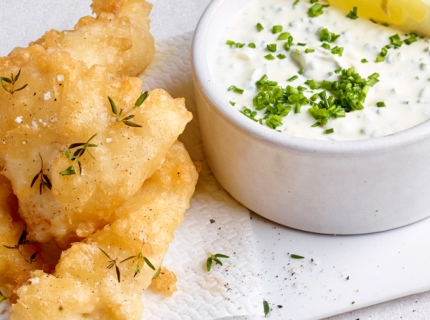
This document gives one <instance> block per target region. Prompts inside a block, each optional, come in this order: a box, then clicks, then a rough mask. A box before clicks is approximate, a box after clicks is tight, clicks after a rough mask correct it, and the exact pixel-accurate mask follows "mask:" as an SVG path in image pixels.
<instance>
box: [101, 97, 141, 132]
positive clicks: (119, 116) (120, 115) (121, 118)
mask: <svg viewBox="0 0 430 320" xmlns="http://www.w3.org/2000/svg"><path fill="white" fill-rule="evenodd" d="M147 97H148V91H145V92H142V93H141V94H140V96H139V98H137V100H136V102H135V103H134V107H133V108H131V109H130V110H128V111H126V112H123V111H124V109H120V110H119V112H118V109H117V107H116V105H115V102H114V101H113V100H112V98H111V97H108V99H109V103H110V106H111V109H112V112H113V114H114V115H115V117H116V122H122V123H124V124H125V125H127V126H129V127H135V128H141V127H142V126H141V125H140V124H137V123H134V122H131V121H130V120H131V119H133V118H134V115H133V114H131V115H128V114H129V113H130V112H132V111H133V110H134V109H136V108H138V107H140V106H141V105H142V103H143V102H144V101H145V100H146V98H147Z"/></svg>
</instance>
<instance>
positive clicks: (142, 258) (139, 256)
mask: <svg viewBox="0 0 430 320" xmlns="http://www.w3.org/2000/svg"><path fill="white" fill-rule="evenodd" d="M144 244H145V242H143V243H142V248H141V249H140V252H139V253H138V254H137V255H134V256H130V257H128V258H125V259H124V260H122V261H121V262H120V263H123V262H126V261H128V260H131V259H137V263H136V265H135V267H134V277H135V276H137V274H138V273H140V270H141V266H140V264H141V262H142V261H143V263H142V267H143V265H144V264H145V263H146V264H147V265H148V267H150V268H151V269H152V270H154V271H155V267H154V265H153V264H152V263H151V261H149V259H148V258H147V257H145V256H144V255H143V253H142V251H143V245H144ZM159 270H160V269H159ZM159 270H158V271H157V273H158V274H159V273H160V271H159ZM158 274H157V276H158Z"/></svg>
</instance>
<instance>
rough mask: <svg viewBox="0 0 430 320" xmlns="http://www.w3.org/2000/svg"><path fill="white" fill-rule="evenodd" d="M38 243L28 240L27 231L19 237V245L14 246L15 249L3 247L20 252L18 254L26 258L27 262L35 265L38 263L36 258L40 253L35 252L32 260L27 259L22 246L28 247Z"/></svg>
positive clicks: (31, 257) (23, 231)
mask: <svg viewBox="0 0 430 320" xmlns="http://www.w3.org/2000/svg"><path fill="white" fill-rule="evenodd" d="M35 243H37V242H35V241H31V240H28V239H27V231H26V230H22V233H21V236H20V237H19V240H18V243H17V244H16V245H14V246H13V247H11V246H6V245H3V247H5V248H7V249H12V250H18V252H19V253H20V255H21V256H22V257H23V258H24V260H25V261H27V262H28V263H30V264H31V263H33V262H35V261H36V256H37V254H38V253H39V252H38V251H36V252H34V253H33V254H32V255H31V256H30V259H27V258H26V257H25V256H24V254H23V253H22V251H21V246H23V245H28V244H35Z"/></svg>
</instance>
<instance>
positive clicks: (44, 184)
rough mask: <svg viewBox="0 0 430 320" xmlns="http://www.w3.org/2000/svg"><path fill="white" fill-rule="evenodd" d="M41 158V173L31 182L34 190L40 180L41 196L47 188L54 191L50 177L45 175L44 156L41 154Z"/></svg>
mask: <svg viewBox="0 0 430 320" xmlns="http://www.w3.org/2000/svg"><path fill="white" fill-rule="evenodd" d="M39 157H40V171H39V173H38V174H36V175H35V176H34V178H33V180H32V181H31V185H30V188H33V185H34V184H35V183H36V181H37V179H40V184H39V190H40V194H42V190H43V189H44V188H45V187H46V188H48V189H49V190H51V189H52V184H51V181H50V180H49V178H48V176H47V175H46V174H44V173H43V159H42V156H41V155H40V154H39Z"/></svg>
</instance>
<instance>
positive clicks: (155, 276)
mask: <svg viewBox="0 0 430 320" xmlns="http://www.w3.org/2000/svg"><path fill="white" fill-rule="evenodd" d="M160 271H161V267H160V268H158V270H157V272H156V273H154V275H153V276H152V279H156V278H157V277H158V276H159V275H160Z"/></svg>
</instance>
